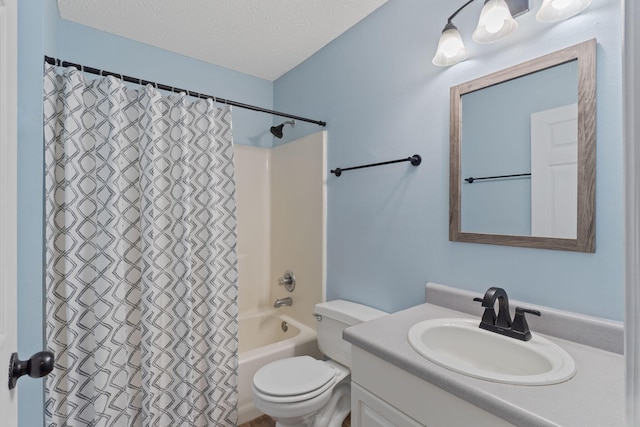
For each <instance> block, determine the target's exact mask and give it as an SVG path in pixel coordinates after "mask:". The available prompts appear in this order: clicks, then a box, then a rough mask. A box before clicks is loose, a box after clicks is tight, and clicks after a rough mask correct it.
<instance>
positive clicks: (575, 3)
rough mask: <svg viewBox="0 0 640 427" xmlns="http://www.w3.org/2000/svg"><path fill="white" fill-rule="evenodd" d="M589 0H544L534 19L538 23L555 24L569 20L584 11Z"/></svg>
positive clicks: (589, 2)
mask: <svg viewBox="0 0 640 427" xmlns="http://www.w3.org/2000/svg"><path fill="white" fill-rule="evenodd" d="M590 4H591V0H544V2H543V3H542V6H540V10H538V13H537V14H536V19H537V20H538V21H540V22H556V21H562V20H563V19H567V18H571V17H572V16H574V15H577V14H578V13H580V12H582V11H583V10H585V9H586V8H587V7H589V5H590Z"/></svg>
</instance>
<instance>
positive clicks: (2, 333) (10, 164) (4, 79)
mask: <svg viewBox="0 0 640 427" xmlns="http://www.w3.org/2000/svg"><path fill="white" fill-rule="evenodd" d="M17 39H18V36H17V0H0V414H1V415H0V416H1V417H2V422H1V423H2V425H3V426H7V427H10V426H16V425H18V413H17V411H18V408H17V392H16V390H15V389H14V390H11V391H9V387H8V378H7V371H8V366H9V358H10V356H11V353H13V352H14V351H16V349H17V340H16V312H17V309H16V280H17V273H16V271H17V265H16V264H17V257H16V252H17V238H16V225H17V215H16V210H17V201H16V186H17V180H16V170H17V156H16V150H17V144H16V139H17V90H16V87H17V86H18V79H17V60H18V56H17Z"/></svg>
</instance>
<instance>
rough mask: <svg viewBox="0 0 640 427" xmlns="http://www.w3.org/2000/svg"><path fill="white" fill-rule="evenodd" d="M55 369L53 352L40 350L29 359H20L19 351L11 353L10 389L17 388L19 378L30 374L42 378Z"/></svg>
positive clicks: (32, 376)
mask: <svg viewBox="0 0 640 427" xmlns="http://www.w3.org/2000/svg"><path fill="white" fill-rule="evenodd" d="M51 371H53V353H52V352H50V351H39V352H38V353H36V354H34V355H33V356H31V358H30V359H28V360H20V359H19V358H18V353H13V354H11V359H10V360H9V390H11V389H14V388H16V383H17V382H18V378H20V377H21V376H23V375H25V374H26V375H29V376H30V377H31V378H41V377H44V376H45V375H47V374H49V373H50V372H51Z"/></svg>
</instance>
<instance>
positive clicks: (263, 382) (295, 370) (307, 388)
mask: <svg viewBox="0 0 640 427" xmlns="http://www.w3.org/2000/svg"><path fill="white" fill-rule="evenodd" d="M334 376H335V371H334V370H333V369H331V368H330V367H329V366H327V365H326V364H324V363H322V362H320V361H319V360H316V359H314V358H312V357H309V356H298V357H289V358H286V359H281V360H276V361H275V362H271V363H269V364H268V365H265V366H263V367H262V368H260V369H259V370H258V372H256V374H255V375H254V376H253V386H254V387H255V388H256V389H257V390H258V391H260V392H262V393H264V394H268V395H271V396H295V395H301V394H305V393H309V392H311V391H314V390H317V389H320V388H321V387H322V386H324V385H326V384H327V383H328V382H329V381H331V380H332V379H333V378H334Z"/></svg>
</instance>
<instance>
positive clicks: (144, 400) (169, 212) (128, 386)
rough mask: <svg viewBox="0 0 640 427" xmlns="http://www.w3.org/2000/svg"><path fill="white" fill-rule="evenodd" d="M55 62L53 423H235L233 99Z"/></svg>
mask: <svg viewBox="0 0 640 427" xmlns="http://www.w3.org/2000/svg"><path fill="white" fill-rule="evenodd" d="M57 70H58V69H57V67H54V66H51V65H46V66H45V74H44V135H45V137H44V138H45V141H44V143H45V175H46V176H45V198H46V200H45V210H46V212H45V222H46V224H45V228H46V231H45V235H46V237H45V239H46V339H47V346H48V349H49V350H50V351H53V352H54V353H55V368H54V370H53V372H52V374H50V375H49V377H47V380H46V399H45V400H46V402H45V406H46V407H45V414H46V422H47V425H48V426H74V427H75V426H127V427H128V426H145V427H146V426H153V427H155V426H235V425H236V422H237V363H238V361H237V348H238V339H237V336H238V334H237V332H238V320H237V316H238V313H237V312H238V302H237V296H238V288H237V277H238V270H237V253H236V240H237V239H236V217H235V211H236V209H235V183H234V170H233V146H232V138H231V111H230V109H229V108H228V107H227V106H223V108H218V107H216V106H214V104H213V102H212V101H211V100H197V101H195V102H190V101H189V100H188V99H187V97H186V96H185V95H184V94H180V95H171V96H168V97H167V96H162V95H161V94H160V92H158V91H157V90H156V89H155V88H154V87H152V86H149V85H147V86H146V87H137V88H136V89H135V90H134V89H132V88H130V87H127V86H126V85H124V84H123V82H122V81H121V80H119V79H116V78H114V77H111V76H110V77H104V78H99V79H96V80H87V79H85V78H84V76H83V73H81V72H79V71H77V70H76V69H74V68H64V69H62V70H61V71H60V72H58V71H57ZM60 73H62V74H60Z"/></svg>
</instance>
